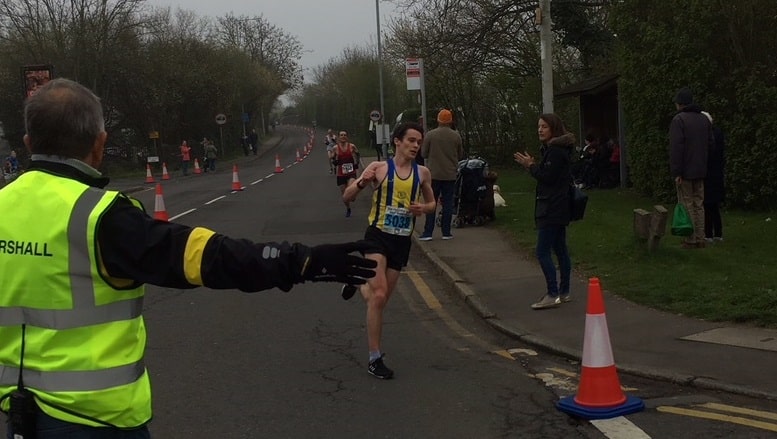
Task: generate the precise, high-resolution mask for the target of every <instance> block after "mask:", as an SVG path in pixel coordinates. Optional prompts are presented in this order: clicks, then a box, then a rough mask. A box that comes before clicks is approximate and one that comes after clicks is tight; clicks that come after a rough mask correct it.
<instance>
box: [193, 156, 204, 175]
mask: <svg viewBox="0 0 777 439" xmlns="http://www.w3.org/2000/svg"><path fill="white" fill-rule="evenodd" d="M194 173H195V174H202V169H200V162H199V161H198V160H197V159H194Z"/></svg>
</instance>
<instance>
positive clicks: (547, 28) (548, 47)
mask: <svg viewBox="0 0 777 439" xmlns="http://www.w3.org/2000/svg"><path fill="white" fill-rule="evenodd" d="M550 1H551V0H539V8H537V11H536V16H535V17H534V20H535V21H534V22H535V24H539V25H540V58H541V60H542V112H543V113H553V30H552V25H553V22H552V21H551V19H550Z"/></svg>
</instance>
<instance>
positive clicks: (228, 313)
mask: <svg viewBox="0 0 777 439" xmlns="http://www.w3.org/2000/svg"><path fill="white" fill-rule="evenodd" d="M282 130H283V133H284V137H283V139H282V141H281V142H280V143H279V144H278V145H277V146H275V147H273V148H270V149H266V150H263V154H262V155H260V156H258V157H256V158H254V157H248V158H241V159H239V163H240V168H239V172H238V175H239V180H240V183H241V185H242V186H245V190H243V191H239V192H233V191H232V190H231V188H232V168H231V164H230V163H228V162H221V163H219V164H218V169H217V172H216V173H215V174H212V173H208V174H205V175H198V176H189V177H186V178H181V177H180V176H178V175H177V173H176V172H175V171H174V170H173V171H171V173H172V176H173V178H172V179H171V180H169V181H165V182H163V188H164V202H165V208H166V211H167V213H168V215H169V216H170V217H171V218H173V219H172V220H173V221H177V222H180V223H184V224H189V225H202V226H206V227H210V228H212V229H214V230H217V231H219V232H221V233H225V234H227V235H230V236H233V237H243V238H247V239H252V240H255V241H268V240H275V241H280V240H289V241H300V242H303V243H306V244H318V243H324V242H336V241H345V240H352V239H358V238H360V237H361V235H362V233H363V230H364V228H365V226H366V220H365V217H366V215H367V210H368V203H367V202H368V199H367V198H366V197H363V198H361V199H360V200H358V202H357V204H356V205H355V208H354V214H353V217H352V218H345V217H344V207H343V205H342V203H341V202H340V201H339V192H338V190H337V188H336V186H335V179H334V177H333V176H331V175H329V174H328V172H327V165H326V160H325V154H324V148H323V145H320V144H318V145H315V147H314V149H313V151H312V153H311V155H310V156H309V157H308V158H307V159H305V160H304V161H302V162H300V163H297V164H295V165H293V166H289V167H287V165H290V164H291V163H292V162H294V157H295V152H296V149H297V148H299V149H300V150H301V149H302V148H303V147H304V145H305V143H306V142H307V135H306V134H305V133H304V132H303V131H302V130H299V129H292V128H288V127H286V128H282ZM319 143H320V142H319ZM276 154H277V155H278V157H279V160H280V162H281V164H282V166H283V167H284V172H283V173H281V174H275V173H274V172H273V171H274V169H275V158H276ZM119 183H120V184H121V185H123V186H124V187H129V186H130V184H128V182H119ZM129 183H131V182H129ZM138 186H140V187H141V190H139V191H136V192H134V193H133V195H134V196H136V197H137V198H139V199H140V200H141V201H143V202H144V204H145V205H146V206H147V208H148V210H149V211H150V212H153V209H154V201H155V194H154V191H153V185H144V184H143V183H142V182H138ZM418 256H419V255H418V254H414V255H413V256H411V265H410V267H408V270H407V271H406V272H405V274H404V275H403V276H402V277H401V278H400V282H399V285H398V288H397V291H396V293H395V296H394V297H393V298H392V300H391V301H390V303H389V305H388V309H387V312H386V316H385V325H384V343H383V349H384V350H385V351H386V353H387V355H386V363H387V365H388V366H389V367H391V368H393V369H394V370H395V372H396V378H395V379H394V380H390V381H381V380H378V379H375V378H374V377H372V376H371V375H368V374H367V372H366V360H367V348H366V335H365V325H364V312H365V307H364V304H363V303H362V302H361V301H360V300H358V298H354V299H352V300H351V301H348V302H345V301H343V300H342V299H341V298H340V294H339V285H335V284H310V283H308V284H302V285H298V286H297V287H295V288H294V289H293V290H292V291H291V292H289V293H283V292H281V291H279V290H270V291H266V292H260V293H253V294H246V293H241V292H239V291H231V290H221V291H217V290H210V289H206V288H199V289H194V290H174V289H165V288H159V287H154V286H149V287H148V291H147V296H146V302H145V310H144V315H145V318H146V323H147V328H148V350H147V365H148V368H149V370H150V374H151V380H152V386H153V402H154V413H155V417H154V420H153V421H152V423H151V426H150V428H151V432H152V435H153V436H154V437H155V438H194V439H196V438H212V437H219V438H223V439H230V438H260V437H262V438H351V437H368V438H562V437H563V438H604V437H607V438H650V437H654V438H662V437H671V436H674V435H677V434H678V433H682V436H683V437H711V438H712V437H721V438H723V437H741V438H750V439H755V438H766V437H770V435H773V434H775V433H774V431H769V430H766V429H763V428H761V427H763V426H761V427H758V426H755V427H754V425H755V422H756V421H752V422H751V423H750V425H743V424H741V423H737V422H735V419H733V418H737V417H740V418H741V417H743V416H744V415H743V414H742V413H743V412H742V411H740V412H739V414H736V415H734V414H735V413H737V412H736V411H731V410H733V409H730V407H735V408H737V407H738V408H742V409H744V410H749V412H748V415H747V416H749V417H750V418H751V419H761V420H764V419H770V417H773V418H771V419H777V415H775V413H777V407H775V405H774V403H770V402H766V401H754V400H750V399H746V398H735V397H731V396H729V395H726V394H712V393H704V394H701V393H692V394H691V393H688V389H685V388H682V387H679V386H675V385H672V384H667V383H654V382H650V381H647V380H640V379H635V378H633V377H628V376H622V377H621V381H622V384H623V385H624V386H625V387H626V388H627V389H628V392H629V393H632V394H637V395H639V396H641V397H642V398H644V399H645V402H646V405H647V406H648V408H647V409H646V410H645V411H644V412H642V413H638V414H635V415H630V416H628V417H627V418H619V419H615V420H612V421H607V422H602V423H588V422H576V421H575V420H572V419H570V418H569V417H567V416H566V415H564V414H562V413H560V412H559V411H557V410H556V408H555V402H556V401H557V399H558V398H559V396H566V395H569V394H570V393H574V390H575V387H576V372H577V371H578V369H579V365H578V364H574V363H570V362H568V361H566V360H564V359H560V358H556V357H553V356H551V355H546V354H543V353H538V352H534V351H532V350H531V349H528V348H527V347H526V346H521V345H520V344H518V343H516V342H515V341H514V340H511V339H509V338H507V337H506V336H505V335H503V334H500V333H497V332H496V331H494V330H493V329H492V328H490V327H488V326H487V325H485V324H484V323H483V322H482V321H481V320H480V319H479V318H477V317H476V316H475V315H474V314H472V313H471V312H470V311H469V310H468V309H467V308H466V307H464V306H462V304H461V302H460V299H458V297H456V295H455V293H454V292H452V291H448V290H449V288H446V287H445V286H444V285H445V283H444V282H443V281H441V280H440V279H439V278H438V277H437V274H436V273H435V269H434V267H433V266H431V265H430V264H429V263H428V261H425V260H424V259H423V258H420V257H418ZM578 329H580V328H578ZM573 330H574V329H573ZM710 404H713V406H712V407H713V408H714V410H717V412H718V413H724V414H726V413H729V417H728V418H724V419H706V418H703V417H699V416H692V415H690V414H689V413H690V411H692V410H693V411H696V412H698V411H699V410H701V409H699V408H698V407H699V405H704V407H705V410H708V409H709V407H710ZM714 404H720V405H722V406H723V407H729V409H722V408H720V407H721V406H718V405H714ZM709 410H712V409H709ZM726 410H729V411H728V412H727V411H726ZM775 427H776V428H777V425H775ZM0 430H1V429H0Z"/></svg>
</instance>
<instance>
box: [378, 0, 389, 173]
mask: <svg viewBox="0 0 777 439" xmlns="http://www.w3.org/2000/svg"><path fill="white" fill-rule="evenodd" d="M375 22H376V23H377V28H378V81H379V82H380V125H378V126H379V127H380V132H377V130H376V133H375V134H376V138H375V140H376V141H379V142H381V143H382V144H383V157H384V158H385V159H386V160H388V144H386V142H385V139H384V138H383V123H384V121H385V117H386V111H385V108H384V107H383V47H382V46H381V44H380V0H375Z"/></svg>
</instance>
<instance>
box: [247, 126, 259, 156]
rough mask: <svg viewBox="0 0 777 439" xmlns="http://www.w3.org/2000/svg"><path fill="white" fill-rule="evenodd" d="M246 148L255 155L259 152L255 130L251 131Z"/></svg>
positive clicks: (257, 136)
mask: <svg viewBox="0 0 777 439" xmlns="http://www.w3.org/2000/svg"><path fill="white" fill-rule="evenodd" d="M248 147H249V148H251V151H253V152H254V155H256V153H257V152H259V134H257V133H256V128H254V129H252V130H251V134H249V135H248Z"/></svg>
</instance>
